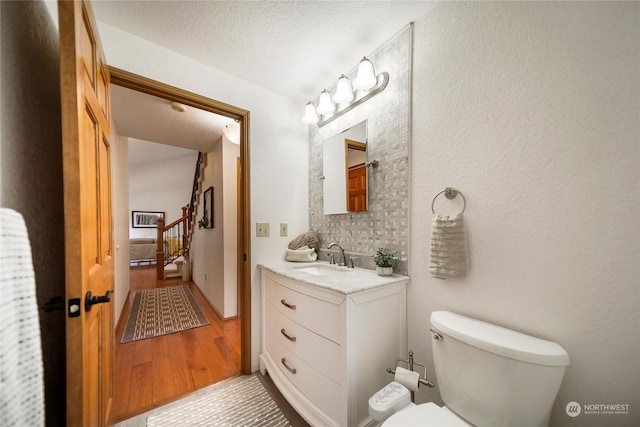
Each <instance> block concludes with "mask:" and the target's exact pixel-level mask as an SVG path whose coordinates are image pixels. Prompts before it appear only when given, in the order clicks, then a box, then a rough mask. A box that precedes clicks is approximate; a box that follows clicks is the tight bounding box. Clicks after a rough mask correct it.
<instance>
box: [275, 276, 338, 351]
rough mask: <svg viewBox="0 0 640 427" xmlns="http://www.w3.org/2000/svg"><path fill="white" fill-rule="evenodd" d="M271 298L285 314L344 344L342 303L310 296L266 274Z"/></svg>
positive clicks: (308, 327)
mask: <svg viewBox="0 0 640 427" xmlns="http://www.w3.org/2000/svg"><path fill="white" fill-rule="evenodd" d="M266 289H267V295H266V298H267V301H268V302H270V303H271V304H273V306H274V307H276V309H277V310H278V311H279V312H280V313H282V314H283V315H284V316H286V317H288V318H289V319H291V320H293V321H294V322H296V323H298V324H300V325H302V326H304V327H305V328H307V329H309V330H311V331H313V332H315V333H317V334H318V335H321V336H323V337H325V338H327V339H329V340H331V341H333V342H336V343H338V344H344V343H343V338H342V337H343V333H342V326H341V325H343V321H342V315H341V305H340V304H336V303H334V302H330V301H326V300H322V299H319V298H317V297H315V296H311V295H306V294H304V293H302V292H298V291H295V290H293V289H291V288H289V287H287V286H284V285H282V284H280V283H278V282H276V281H275V280H273V278H271V277H270V276H266Z"/></svg>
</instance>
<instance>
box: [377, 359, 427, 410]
mask: <svg viewBox="0 0 640 427" xmlns="http://www.w3.org/2000/svg"><path fill="white" fill-rule="evenodd" d="M400 363H404V364H406V365H407V369H409V370H410V371H414V372H418V371H416V370H415V369H414V367H415V366H420V367H421V368H422V369H423V375H422V376H420V377H419V378H418V387H420V384H422V385H426V386H427V387H431V388H433V387H435V384H433V383H432V382H431V381H429V379H428V378H427V367H426V366H425V365H423V364H422V363H417V362H414V361H413V351H411V350H409V360H403V359H398V360H396V366H398V364H400ZM387 372H388V373H390V374H392V375H395V374H396V370H395V369H391V368H387ZM418 375H420V372H418ZM411 401H412V402H415V393H414V392H413V391H411Z"/></svg>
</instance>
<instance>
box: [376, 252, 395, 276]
mask: <svg viewBox="0 0 640 427" xmlns="http://www.w3.org/2000/svg"><path fill="white" fill-rule="evenodd" d="M373 262H375V263H376V272H377V273H378V274H379V275H380V276H390V275H392V274H393V267H395V266H396V264H397V262H398V254H397V253H396V251H394V250H391V249H389V248H378V250H377V251H376V253H375V255H373Z"/></svg>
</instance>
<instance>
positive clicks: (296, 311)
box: [259, 262, 409, 426]
mask: <svg viewBox="0 0 640 427" xmlns="http://www.w3.org/2000/svg"><path fill="white" fill-rule="evenodd" d="M259 267H260V268H261V270H262V275H261V277H262V353H261V354H260V372H261V373H262V374H263V375H264V374H265V373H266V372H267V371H268V372H269V375H270V377H271V379H272V380H273V382H274V384H275V385H276V386H277V387H278V389H279V390H280V392H281V393H282V395H283V396H284V397H285V398H286V399H287V400H288V401H289V403H290V404H291V405H292V406H293V407H294V408H295V409H296V411H297V412H298V413H299V414H300V415H301V416H302V417H304V418H305V419H306V420H307V421H308V422H309V423H310V424H311V425H314V426H316V425H317V426H320V425H330V426H359V425H364V424H366V423H367V422H368V421H369V420H370V419H369V415H368V400H369V397H371V396H372V395H373V394H374V393H375V392H376V391H377V390H379V389H380V388H381V387H383V386H384V385H386V384H387V383H388V382H389V381H390V380H391V379H392V377H391V376H390V375H389V374H388V373H387V372H386V368H389V367H394V366H395V365H396V360H397V359H403V358H405V356H406V351H407V348H406V286H407V283H408V282H409V277H406V276H399V275H394V276H385V277H383V276H378V275H377V274H376V273H375V272H373V271H371V270H364V269H357V268H356V269H350V268H346V267H336V266H333V265H329V264H327V263H323V262H315V263H308V264H307V263H305V264H300V263H288V262H280V263H270V264H261V265H259Z"/></svg>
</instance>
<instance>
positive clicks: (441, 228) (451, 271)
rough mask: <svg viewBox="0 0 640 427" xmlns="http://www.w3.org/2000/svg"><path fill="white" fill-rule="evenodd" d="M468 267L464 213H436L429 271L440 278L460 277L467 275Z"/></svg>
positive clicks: (432, 230) (432, 226)
mask: <svg viewBox="0 0 640 427" xmlns="http://www.w3.org/2000/svg"><path fill="white" fill-rule="evenodd" d="M468 268H469V262H468V258H467V237H466V233H465V229H464V217H463V215H462V214H461V213H459V214H456V215H434V217H433V223H432V224H431V257H430V260H429V273H430V274H431V276H433V277H436V278H438V279H448V278H456V279H459V278H463V277H466V276H467V270H468Z"/></svg>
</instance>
